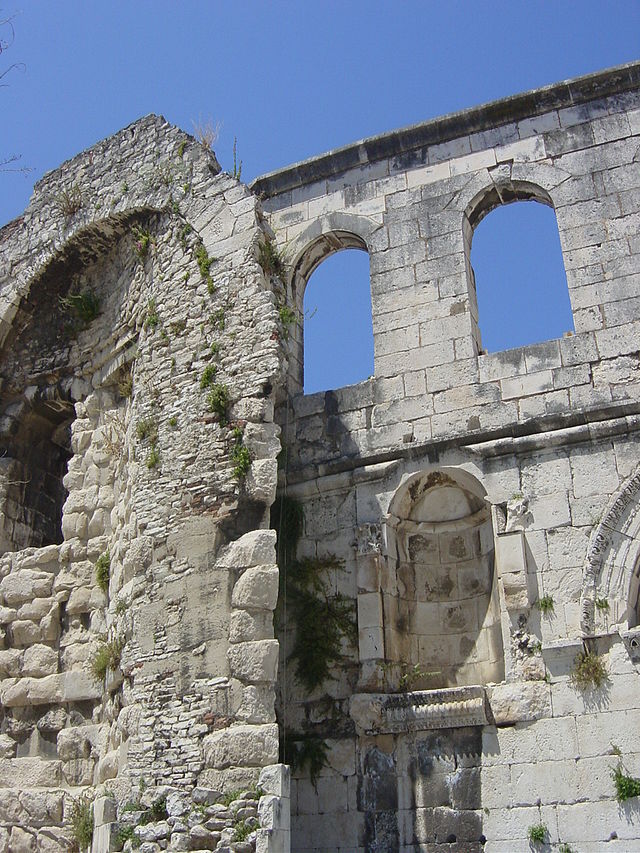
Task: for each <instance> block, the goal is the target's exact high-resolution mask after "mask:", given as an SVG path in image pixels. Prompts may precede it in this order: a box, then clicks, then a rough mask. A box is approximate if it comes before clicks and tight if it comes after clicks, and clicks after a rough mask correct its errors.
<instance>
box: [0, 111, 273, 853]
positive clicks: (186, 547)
mask: <svg viewBox="0 0 640 853" xmlns="http://www.w3.org/2000/svg"><path fill="white" fill-rule="evenodd" d="M265 228H266V226H265V225H264V224H263V222H262V219H261V215H260V211H259V204H258V202H257V200H256V198H255V197H254V196H253V195H252V194H251V193H250V192H249V191H248V190H247V188H246V187H244V186H243V185H241V184H239V183H238V181H237V180H235V179H233V178H231V177H230V176H229V175H226V174H223V173H220V168H219V166H218V164H217V162H216V160H215V157H214V156H213V155H212V154H211V152H206V151H205V150H204V149H203V148H202V147H201V146H200V145H198V144H197V143H196V142H195V141H194V140H193V139H192V138H191V137H188V136H187V135H186V134H183V133H181V132H180V131H178V130H176V129H174V128H171V127H170V126H168V125H167V124H166V122H164V120H162V119H159V118H155V117H149V118H147V119H143V120H141V121H139V122H137V123H136V124H134V125H132V126H131V127H129V128H127V129H125V130H123V131H121V132H120V133H119V134H118V135H116V136H115V137H112V138H111V139H109V140H107V141H105V142H103V143H100V144H99V145H97V146H95V147H94V148H93V149H91V150H89V151H87V152H84V153H83V154H81V155H79V156H78V157H76V158H75V159H74V160H72V161H70V162H68V163H66V164H64V166H62V167H61V168H60V169H59V170H57V171H56V172H53V173H51V174H50V175H47V176H46V177H45V178H44V179H43V180H42V181H41V182H40V183H39V184H38V185H37V186H36V189H35V193H34V197H33V200H32V202H31V204H30V206H29V208H28V209H27V211H26V213H25V215H24V216H23V217H22V218H21V219H18V220H16V221H15V222H13V223H10V224H9V225H8V226H6V228H5V229H4V232H3V233H2V244H3V253H2V254H3V261H2V266H3V269H2V279H3V286H2V295H1V303H2V304H1V310H2V317H3V319H2V337H3V341H4V350H3V368H2V389H1V391H0V399H1V402H0V407H1V409H2V416H1V427H0V429H1V432H2V436H1V442H2V448H3V453H2V468H3V471H2V473H3V488H4V496H5V498H4V501H5V502H4V504H3V509H4V512H3V516H2V525H3V529H2V537H3V549H4V551H5V554H4V556H3V557H2V562H1V567H0V597H1V604H2V607H0V622H1V624H2V650H1V651H0V675H1V678H2V680H1V681H0V701H1V703H2V705H1V707H2V712H1V713H2V722H1V726H0V728H1V731H2V734H1V735H0V743H1V759H0V761H1V772H0V780H1V781H0V849H2V850H11V851H15V852H16V853H17V851H19V850H20V851H22V850H24V851H27V850H29V851H31V850H38V851H40V850H43V851H45V850H46V851H49V850H51V851H54V850H56V851H57V850H66V849H67V842H68V841H69V840H71V839H72V834H71V830H70V828H69V823H70V820H71V818H72V815H73V809H74V802H76V803H77V802H82V797H81V795H86V796H90V797H91V798H93V797H94V796H95V795H96V794H98V795H101V796H100V797H99V798H98V799H97V800H96V801H95V804H94V817H95V820H96V830H95V832H94V840H93V850H94V851H100V853H102V851H106V850H108V849H115V847H113V844H114V834H115V830H116V829H117V826H116V825H115V823H114V818H115V806H116V804H117V805H118V807H119V811H120V815H121V816H122V808H123V806H125V804H126V803H131V802H136V801H138V800H141V801H142V803H141V806H140V810H141V811H143V810H144V807H145V806H146V807H150V806H151V805H152V804H153V802H155V801H157V800H159V799H166V798H167V795H169V799H168V806H167V809H168V811H169V818H170V823H169V824H167V822H166V821H160V822H159V823H157V822H156V823H152V824H150V825H149V826H148V827H147V828H146V829H145V830H144V832H143V835H142V837H143V839H145V844H146V847H145V849H148V850H156V849H160V847H159V846H158V845H159V844H162V845H163V846H165V847H166V844H167V838H168V837H169V836H170V835H172V836H173V837H172V841H171V844H172V849H175V850H180V849H198V848H202V849H204V848H206V849H213V848H215V847H216V845H218V846H220V847H224V849H228V843H229V840H230V838H231V837H232V836H233V827H234V825H235V824H237V822H238V817H237V807H238V806H241V807H244V809H245V811H244V812H243V813H242V815H241V817H245V818H248V817H251V816H252V815H255V813H256V807H257V805H258V804H257V801H253V800H251V797H250V796H249V795H247V796H246V797H245V798H244V801H239V802H236V805H235V807H234V808H233V809H232V811H231V812H230V811H229V809H226V808H225V807H224V806H221V805H220V806H215V805H213V806H211V804H213V803H215V801H216V799H219V798H220V796H221V795H222V793H223V792H225V791H226V792H229V791H230V790H232V789H248V788H250V787H252V786H253V785H255V783H256V782H257V781H258V776H259V774H260V771H261V770H262V769H263V768H265V767H267V766H268V765H270V764H274V762H277V760H278V729H277V725H276V723H275V715H274V683H275V679H276V668H277V655H278V644H277V642H276V640H274V639H273V627H272V618H271V611H272V610H273V608H274V607H275V603H276V596H277V589H278V572H277V567H276V566H275V548H274V544H275V534H274V533H273V532H271V531H269V530H268V526H269V511H268V510H269V506H270V504H271V502H272V501H273V499H274V496H275V488H276V467H277V463H276V456H277V454H278V452H279V450H280V442H279V439H278V434H279V428H278V426H277V425H275V424H274V421H273V409H274V393H275V392H274V389H275V387H276V385H277V383H278V380H279V375H280V371H281V360H282V358H281V351H280V350H281V342H280V337H281V329H280V327H279V322H278V309H277V305H278V296H277V293H276V292H274V289H273V287H272V284H271V282H270V281H269V279H268V278H267V277H266V276H265V275H264V273H263V271H262V269H261V267H260V266H259V265H258V263H257V253H258V246H259V243H260V241H263V240H264V239H265V233H266V232H265ZM203 252H204V254H203ZM199 253H200V254H199ZM198 258H200V263H199V261H198ZM203 258H204V265H203V263H202V259H203ZM207 266H208V269H207ZM82 294H85V296H86V295H87V294H90V295H92V296H94V297H95V298H96V300H97V302H98V305H99V308H98V311H97V316H96V317H95V318H92V317H87V316H79V312H78V311H77V310H74V304H75V305H80V307H81V309H82V304H81V303H80V302H78V299H77V297H79V296H82ZM74 297H76V301H75V303H74V302H73V298H74ZM65 300H66V301H65ZM80 313H81V312H80ZM94 313H95V312H94ZM203 377H208V378H207V379H203ZM207 382H208V383H209V387H203V385H206V384H207ZM216 385H220V386H223V385H224V386H225V387H226V388H227V389H228V396H229V402H228V405H226V407H225V408H226V413H225V418H224V419H223V421H222V422H219V421H220V420H221V419H220V418H217V417H216V415H215V414H214V413H212V412H211V411H210V410H209V408H210V407H208V406H207V402H206V401H207V395H208V393H210V391H211V389H212V388H215V387H216ZM238 442H241V445H242V446H244V447H246V449H247V451H248V453H249V454H250V459H251V465H250V467H249V470H248V471H247V472H246V474H244V475H243V476H242V477H240V478H238V477H237V476H234V473H233V471H234V467H235V465H236V464H237V462H236V461H234V458H233V451H234V447H235V446H236V444H237V443H238ZM67 460H68V471H67V473H66V474H65V475H64V480H63V484H64V490H65V491H61V489H60V483H59V480H60V478H61V475H62V473H64V470H65V468H66V467H67ZM62 502H64V508H62ZM61 510H62V524H61V528H60V512H61ZM47 540H48V541H47ZM106 554H108V558H109V578H108V588H107V589H106V590H105V591H102V590H101V589H100V588H99V585H98V584H97V580H96V563H97V562H98V561H99V559H100V558H101V556H103V555H106ZM103 560H104V557H103ZM99 654H103V655H106V656H107V657H109V655H111V657H110V658H109V664H110V665H109V667H108V669H107V672H106V675H105V676H104V677H102V678H96V677H95V676H94V675H93V674H92V672H91V665H92V662H93V661H95V659H96V655H99ZM118 658H119V660H118ZM231 723H233V724H234V726H233V729H231V730H230V729H229V728H228V727H229V725H230V724H231ZM280 776H281V774H280V775H279V774H278V772H277V769H276V771H274V772H273V773H271V775H270V776H269V774H268V773H267V774H266V775H264V778H263V781H262V784H263V787H264V788H265V793H266V794H269V793H270V791H269V789H270V788H272V789H273V790H272V791H271V797H269V796H266V797H265V798H264V801H261V803H262V816H263V818H264V820H263V824H264V825H265V826H267V827H268V826H269V825H270V824H269V819H268V812H269V810H270V809H271V810H273V796H272V795H273V794H275V793H280V794H283V793H285V791H284V789H283V788H281V786H282V785H283V784H284V782H282V779H281V778H280ZM285 781H286V780H285ZM278 786H280V788H279V787H278ZM145 788H146V791H145V793H144V794H142V797H141V792H142V791H143V790H144V789H145ZM194 791H195V793H194ZM216 792H217V793H216ZM192 794H193V796H194V798H195V799H194V802H193V804H192V803H191V796H192ZM254 799H255V796H254ZM194 809H199V812H197V814H199V815H200V819H198V818H197V816H196V818H194V817H193V815H194ZM207 810H208V811H207ZM139 816H140V815H139V814H138V817H139ZM164 816H165V817H166V814H165V815H164ZM135 817H136V815H135V813H134V814H133V816H132V818H135ZM187 818H189V820H187ZM212 818H215V820H214V822H213V823H211V820H212ZM206 820H207V821H208V825H207V826H204V823H205V821H206ZM256 822H257V821H256ZM98 824H104V825H103V826H98ZM227 826H228V827H230V829H229V828H226V829H225V827H227ZM268 835H269V833H268V832H267V830H266V829H265V830H264V831H263V833H262V836H263V837H262V840H261V841H260V843H259V846H260V844H262V849H264V850H266V849H268V847H269V843H270V842H269V838H268ZM129 845H130V842H129ZM225 845H227V846H225ZM120 846H121V845H120ZM241 846H242V845H241ZM249 846H250V847H251V849H253V847H255V840H254V843H253V845H249ZM245 847H246V843H245ZM238 849H240V848H238ZM247 849H248V848H247Z"/></svg>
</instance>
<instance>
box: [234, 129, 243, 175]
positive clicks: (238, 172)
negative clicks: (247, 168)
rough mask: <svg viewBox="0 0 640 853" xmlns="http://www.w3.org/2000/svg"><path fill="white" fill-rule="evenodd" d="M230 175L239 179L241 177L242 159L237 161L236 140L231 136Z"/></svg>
mask: <svg viewBox="0 0 640 853" xmlns="http://www.w3.org/2000/svg"><path fill="white" fill-rule="evenodd" d="M232 177H234V178H235V179H236V181H239V180H240V179H241V177H242V160H240V163H238V140H237V138H236V137H235V136H234V137H233V172H232Z"/></svg>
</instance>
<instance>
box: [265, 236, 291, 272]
mask: <svg viewBox="0 0 640 853" xmlns="http://www.w3.org/2000/svg"><path fill="white" fill-rule="evenodd" d="M258 263H259V264H260V266H261V267H262V272H263V273H264V274H265V275H268V276H271V275H275V276H278V278H284V274H285V263H284V259H283V258H282V255H281V254H280V251H279V249H278V247H277V246H276V244H275V243H274V242H273V240H272V239H271V238H270V237H267V236H265V238H264V240H263V241H262V242H261V243H258Z"/></svg>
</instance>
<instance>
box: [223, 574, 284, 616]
mask: <svg viewBox="0 0 640 853" xmlns="http://www.w3.org/2000/svg"><path fill="white" fill-rule="evenodd" d="M278 577H279V571H278V567H277V566H256V567H255V568H250V569H247V570H246V571H245V572H243V574H242V575H241V576H240V577H239V578H238V580H237V581H236V583H235V586H234V587H233V594H232V596H231V604H232V606H233V607H242V608H245V609H246V610H274V609H275V606H276V603H277V600H278Z"/></svg>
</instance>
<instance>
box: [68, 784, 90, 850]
mask: <svg viewBox="0 0 640 853" xmlns="http://www.w3.org/2000/svg"><path fill="white" fill-rule="evenodd" d="M70 822H71V845H72V846H71V849H72V851H74V853H80V851H81V850H86V849H87V847H89V845H90V844H91V842H92V840H93V805H92V803H91V800H90V799H88V797H79V798H78V799H77V800H74V802H73V805H72V806H71V821H70Z"/></svg>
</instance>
